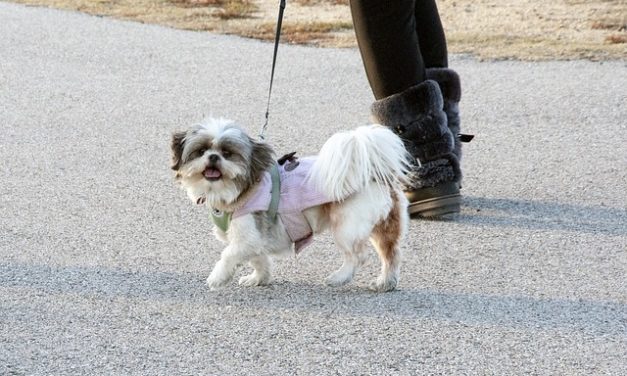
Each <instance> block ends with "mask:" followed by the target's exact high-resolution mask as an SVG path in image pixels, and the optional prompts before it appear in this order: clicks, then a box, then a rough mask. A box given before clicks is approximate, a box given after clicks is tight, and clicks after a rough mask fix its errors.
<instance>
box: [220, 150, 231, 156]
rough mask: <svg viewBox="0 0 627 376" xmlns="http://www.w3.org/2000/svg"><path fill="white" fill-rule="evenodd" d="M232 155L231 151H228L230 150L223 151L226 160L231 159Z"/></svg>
mask: <svg viewBox="0 0 627 376" xmlns="http://www.w3.org/2000/svg"><path fill="white" fill-rule="evenodd" d="M231 155H233V153H231V152H230V151H228V150H222V156H223V157H224V158H229V157H231Z"/></svg>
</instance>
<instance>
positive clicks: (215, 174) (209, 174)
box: [203, 167, 222, 179]
mask: <svg viewBox="0 0 627 376" xmlns="http://www.w3.org/2000/svg"><path fill="white" fill-rule="evenodd" d="M203 174H204V175H205V177H206V178H207V179H217V178H219V177H221V176H222V173H221V172H220V170H218V169H215V168H209V167H208V168H206V169H205V171H204V173H203Z"/></svg>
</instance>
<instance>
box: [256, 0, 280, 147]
mask: <svg viewBox="0 0 627 376" xmlns="http://www.w3.org/2000/svg"><path fill="white" fill-rule="evenodd" d="M284 10H285V0H281V3H280V4H279V19H278V20H277V23H276V35H275V36H274V55H273V56H272V73H271V74H270V88H269V89H268V105H267V106H266V121H265V123H264V124H263V126H262V127H261V133H260V134H259V138H261V139H262V140H263V139H264V133H266V128H267V127H268V117H269V116H270V97H271V96H272V83H273V82H274V68H275V66H276V55H277V52H278V50H279V39H281V25H282V24H283V11H284Z"/></svg>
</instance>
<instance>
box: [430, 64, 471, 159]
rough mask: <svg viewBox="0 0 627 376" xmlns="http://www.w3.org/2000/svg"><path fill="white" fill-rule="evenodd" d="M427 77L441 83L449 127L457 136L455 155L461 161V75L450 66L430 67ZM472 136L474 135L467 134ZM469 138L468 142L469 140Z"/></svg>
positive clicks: (454, 135) (455, 136)
mask: <svg viewBox="0 0 627 376" xmlns="http://www.w3.org/2000/svg"><path fill="white" fill-rule="evenodd" d="M427 79H428V80H433V81H435V82H437V83H438V85H440V91H442V98H443V99H444V107H443V109H444V112H445V113H446V119H447V123H448V129H450V130H451V133H452V134H453V137H454V138H455V155H456V156H457V159H458V160H459V161H460V162H461V160H462V145H461V143H462V139H461V136H460V133H459V132H460V121H459V101H460V100H461V98H462V87H461V84H460V81H459V75H458V74H457V73H456V72H455V71H454V70H452V69H449V68H428V69H427ZM467 137H470V138H472V136H467ZM469 140H470V139H468V140H467V141H466V142H468V141H469Z"/></svg>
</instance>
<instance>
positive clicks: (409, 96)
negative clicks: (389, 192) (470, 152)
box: [350, 0, 461, 217]
mask: <svg viewBox="0 0 627 376" xmlns="http://www.w3.org/2000/svg"><path fill="white" fill-rule="evenodd" d="M418 1H420V0H418ZM350 3H351V12H352V15H353V24H354V26H355V34H356V36H357V42H358V46H359V50H360V52H361V56H362V59H363V63H364V67H365V69H366V74H367V76H368V80H369V82H370V85H371V88H372V91H373V93H374V95H375V98H376V99H377V101H376V102H375V103H373V105H372V108H371V115H372V119H373V120H374V121H375V122H377V123H380V124H384V125H386V126H388V127H390V128H391V129H392V130H393V131H394V132H395V133H396V134H398V135H399V137H400V138H401V139H402V140H403V143H404V145H405V148H406V149H407V151H408V152H409V153H410V154H411V156H412V157H413V158H414V163H413V166H412V170H411V172H410V173H409V175H408V177H409V180H410V184H409V185H408V186H407V187H405V193H406V196H407V198H408V200H409V212H410V214H412V215H418V216H424V217H438V216H442V215H445V214H449V213H455V212H459V203H460V195H459V188H458V185H457V182H458V181H459V179H460V177H461V171H460V169H459V163H458V161H457V158H456V156H455V155H454V153H453V147H454V139H453V135H452V134H451V131H450V130H449V128H448V126H447V119H446V114H445V113H444V111H443V98H442V92H441V90H440V87H439V85H438V83H436V82H435V81H432V80H426V81H425V77H426V74H427V73H426V70H425V65H424V62H423V57H422V54H421V52H420V51H421V49H420V45H419V41H418V34H417V30H416V26H417V25H416V17H415V12H416V8H415V6H416V3H415V1H414V0H410V1H404V0H392V1H383V0H351V2H350ZM438 22H439V16H438ZM435 55H436V54H435V53H433V54H432V56H435Z"/></svg>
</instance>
